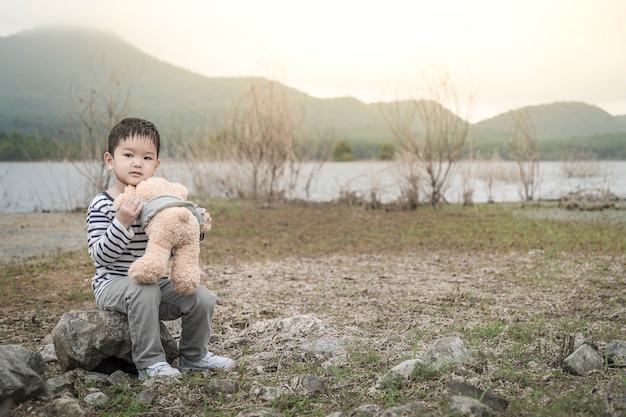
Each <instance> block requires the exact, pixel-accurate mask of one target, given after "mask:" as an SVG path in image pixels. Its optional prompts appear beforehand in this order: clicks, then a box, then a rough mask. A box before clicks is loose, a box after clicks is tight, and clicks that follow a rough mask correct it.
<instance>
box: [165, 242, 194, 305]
mask: <svg viewBox="0 0 626 417" xmlns="http://www.w3.org/2000/svg"><path fill="white" fill-rule="evenodd" d="M199 256H200V245H199V244H189V245H184V246H180V247H178V248H176V253H175V254H174V261H173V262H172V275H171V277H170V279H171V280H172V287H174V290H176V291H178V292H179V293H181V294H184V295H189V294H191V293H193V292H194V291H195V290H196V289H197V288H198V285H199V284H200V267H199V266H198V258H199Z"/></svg>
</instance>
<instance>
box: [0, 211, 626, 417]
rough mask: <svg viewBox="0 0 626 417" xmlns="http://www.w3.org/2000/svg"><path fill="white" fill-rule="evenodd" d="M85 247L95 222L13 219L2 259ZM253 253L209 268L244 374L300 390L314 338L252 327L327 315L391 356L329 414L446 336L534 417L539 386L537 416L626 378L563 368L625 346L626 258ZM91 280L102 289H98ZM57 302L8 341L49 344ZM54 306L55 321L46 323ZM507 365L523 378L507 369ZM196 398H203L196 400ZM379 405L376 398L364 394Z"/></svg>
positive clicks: (225, 351) (468, 372)
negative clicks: (302, 354) (297, 348)
mask: <svg viewBox="0 0 626 417" xmlns="http://www.w3.org/2000/svg"><path fill="white" fill-rule="evenodd" d="M81 247H86V233H85V218H84V214H83V213H26V214H0V257H1V259H2V260H7V259H16V258H29V257H37V255H40V254H44V253H50V252H54V251H57V250H69V249H80V248H81ZM241 258H245V257H241ZM241 258H239V260H238V261H237V262H234V263H228V264H211V265H205V266H204V268H203V281H204V283H205V284H206V285H207V286H208V287H209V288H211V289H212V290H213V291H215V292H216V293H217V295H218V297H219V298H218V305H217V306H216V311H215V317H214V323H213V325H214V329H213V330H214V332H215V333H217V334H219V335H220V336H221V338H220V341H219V342H217V343H216V344H215V345H214V346H213V350H214V351H215V352H216V353H218V354H222V355H227V356H230V357H232V358H234V359H235V360H237V362H238V363H239V364H240V368H239V369H240V371H241V375H242V378H243V376H245V377H246V378H248V379H250V380H252V381H256V380H257V379H258V380H264V379H272V381H275V383H276V384H277V385H279V386H283V385H288V384H289V381H290V379H291V377H292V376H293V375H292V372H291V371H290V370H289V369H290V368H289V367H288V366H287V365H284V364H283V362H284V361H285V360H284V359H280V360H278V358H284V351H285V350H286V348H287V347H288V345H289V344H290V343H291V344H294V343H300V342H302V341H301V340H295V341H285V340H277V339H276V334H275V333H267V334H264V333H259V334H254V337H251V336H250V334H248V333H247V332H249V330H247V329H252V328H254V326H255V324H258V323H263V322H267V321H269V320H272V319H282V318H288V317H293V316H296V315H302V314H311V315H314V316H315V317H317V318H319V319H320V320H322V321H323V323H324V324H325V325H326V326H328V327H329V328H330V329H332V334H333V335H336V336H338V337H341V338H342V339H344V340H346V341H348V342H349V343H350V344H351V349H353V350H354V352H356V353H359V352H361V351H362V352H366V353H367V354H368V355H372V354H374V353H375V354H376V355H378V356H379V358H378V359H376V361H375V363H376V366H377V367H379V368H380V369H377V372H365V371H363V372H364V375H363V376H345V377H343V378H342V379H340V380H339V379H338V380H336V381H335V380H333V378H332V377H331V376H327V378H328V379H329V381H334V382H331V384H334V385H333V389H335V388H337V386H340V387H341V389H339V392H341V398H340V399H338V400H337V402H338V403H337V404H334V405H332V404H329V405H328V408H329V410H327V411H332V410H337V409H342V408H344V409H345V408H349V407H351V406H352V405H353V404H351V400H349V399H350V398H353V397H357V396H359V395H361V394H362V392H364V390H366V389H367V388H368V387H372V386H374V385H375V383H376V382H377V378H378V377H379V376H380V372H382V371H384V370H386V369H390V368H391V367H393V366H395V365H397V364H398V363H400V362H401V361H403V360H406V359H407V358H411V357H415V356H420V355H421V354H423V353H424V352H425V351H426V350H427V349H428V348H429V346H431V345H432V344H433V342H434V341H435V340H436V339H438V338H441V337H445V336H450V335H458V336H460V337H462V338H463V340H464V341H465V342H466V343H467V344H468V346H469V347H470V350H471V351H472V352H473V353H474V354H475V355H476V357H477V360H476V361H475V363H473V364H472V366H470V367H467V368H461V369H457V370H455V373H456V376H457V377H459V378H462V379H463V380H465V381H468V382H470V383H473V384H475V385H477V386H484V387H492V389H493V390H494V392H496V393H497V394H500V395H503V396H505V397H506V398H507V399H509V400H510V401H511V402H512V403H513V404H512V406H511V408H510V411H509V412H508V413H507V414H506V415H532V413H531V414H527V413H523V412H520V411H521V410H523V408H524V407H529V406H531V404H530V403H526V402H525V400H524V399H525V398H530V396H531V395H532V393H533V392H535V391H536V387H537V385H538V384H542V389H543V390H544V391H545V394H544V396H542V397H541V398H540V400H539V401H540V403H541V404H538V405H537V407H543V406H547V404H548V402H549V401H552V400H551V398H553V396H554V395H556V396H557V398H558V397H559V396H561V395H563V393H566V392H569V391H571V390H574V391H577V392H579V393H580V394H582V393H583V392H589V390H590V387H593V389H594V392H595V391H596V390H597V391H598V392H602V390H603V389H604V387H606V386H609V385H610V384H613V383H614V382H615V381H617V382H616V383H617V384H618V383H619V381H620V380H621V378H623V376H622V374H621V373H620V370H619V369H609V370H608V371H607V372H606V373H604V374H594V375H592V376H587V377H584V378H576V379H573V378H571V377H570V376H568V375H562V374H560V373H557V370H558V369H559V364H558V362H559V355H560V353H561V352H560V349H561V337H562V336H563V335H564V334H566V333H567V334H569V333H573V334H576V335H580V336H582V337H584V338H587V339H588V340H590V341H592V342H593V343H594V344H596V345H597V346H598V348H599V349H600V350H602V349H604V348H605V347H606V345H607V343H608V342H610V341H611V340H612V339H614V338H620V339H621V338H623V335H624V334H625V332H626V327H624V326H625V323H626V321H625V318H626V304H624V292H623V288H624V272H625V270H626V257H624V256H597V255H596V256H588V255H582V254H567V253H561V254H556V255H550V256H548V254H546V253H545V252H544V251H543V250H539V249H538V250H532V251H525V252H523V253H522V252H514V251H512V252H509V253H499V254H492V253H489V252H480V253H473V254H468V253H465V252H463V251H458V250H457V251H441V250H439V251H429V250H424V249H420V248H415V249H414V251H413V252H411V250H407V251H405V252H403V253H398V254H396V255H388V256H385V255H372V254H360V255H351V256H346V255H335V256H321V257H317V258H308V257H290V258H285V259H281V260H279V261H262V262H247V261H246V260H245V259H241ZM79 284H80V285H82V286H84V287H85V288H87V287H89V282H87V280H85V281H84V282H83V281H80V282H79ZM85 292H87V291H86V290H85ZM39 301H41V300H39ZM43 305H44V307H41V305H39V304H37V305H35V304H32V303H31V304H28V303H27V304H24V305H21V306H19V307H15V308H13V309H11V308H8V309H6V311H5V314H7V313H9V312H10V314H11V315H12V317H11V319H10V320H9V319H8V318H7V319H6V320H4V319H2V318H1V315H0V333H3V332H4V334H6V335H7V342H9V343H22V344H25V346H26V347H29V348H34V349H37V348H38V347H39V345H40V340H41V339H40V338H41V337H43V336H44V335H45V333H46V332H48V331H49V330H50V329H51V327H52V326H53V325H54V323H55V322H56V319H58V317H56V316H58V315H59V314H60V313H61V312H60V311H58V310H53V307H51V306H45V304H43ZM73 307H74V308H76V307H81V308H93V300H92V299H91V298H89V299H87V300H82V301H80V300H79V301H77V302H75V305H73ZM40 308H44V309H46V308H47V309H48V310H51V311H50V314H46V315H45V316H43V317H44V318H38V317H40V316H39V315H37V310H38V309H40ZM29 309H32V310H29ZM52 311H54V313H52ZM38 320H39V321H42V322H39V321H38ZM172 324H174V323H172ZM16 330H17V331H16ZM172 332H173V333H174V336H175V337H176V336H178V333H179V329H177V328H176V327H175V326H174V327H173V328H172ZM33 336H34V337H33ZM364 356H367V355H365V354H364ZM354 357H356V358H358V355H353V358H351V361H352V362H351V363H350V367H349V368H350V369H357V370H359V369H361V370H366V369H369V367H370V366H372V363H370V362H368V361H366V360H363V361H362V362H358V361H357V359H354ZM281 361H282V362H281ZM276 362H278V363H279V364H283V365H281V366H283V367H284V368H285V370H283V368H281V367H280V366H279V369H276V370H275V371H273V373H271V374H267V375H266V374H264V373H261V374H259V375H257V372H261V371H258V370H259V369H261V370H262V369H269V368H271V366H270V365H271V364H275V363H276ZM380 362H382V363H380ZM507 369H510V370H511V371H510V372H509V373H507ZM355 375H356V374H355ZM559 375H561V376H559ZM246 381H247V380H246ZM251 383H252V382H249V381H248V382H246V384H251ZM416 385H417V387H416V388H415V389H416V390H417V391H419V392H428V393H429V395H430V396H429V399H428V401H427V403H428V404H429V406H431V407H432V408H433V409H438V408H440V403H439V402H440V400H441V399H442V398H445V389H444V387H445V384H442V383H439V382H438V381H437V380H436V379H435V380H432V381H431V380H428V381H424V382H419V383H417V384H416ZM618 385H619V384H618ZM192 394H193V392H192V390H191V389H190V394H189V398H192ZM177 395H181V392H180V391H178V392H177ZM596 397H598V398H601V395H600V394H598V395H597V396H596ZM594 398H595V397H594ZM170 400H171V398H169V397H163V398H162V400H161V401H162V402H163V403H162V404H161V403H159V404H155V406H154V408H153V411H155V412H157V411H158V410H159V409H167V407H168V406H170V405H171V403H169V402H168V401H170ZM367 400H369V401H372V400H373V399H368V398H365V399H363V401H367ZM328 401H330V400H328ZM581 401H582V400H581ZM242 402H243V403H242ZM516 403H517V404H516ZM255 405H258V400H256V399H254V398H248V397H245V401H244V399H242V400H240V401H239V402H238V401H234V400H233V402H232V403H229V404H228V405H220V406H222V407H226V409H228V408H229V407H230V411H232V412H233V413H235V412H237V411H240V409H242V408H249V407H253V406H255ZM590 407H591V406H590ZM181 413H182V411H181ZM172 415H179V414H172ZM180 415H182V414H180ZM233 415H234V414H233ZM584 415H587V414H584Z"/></svg>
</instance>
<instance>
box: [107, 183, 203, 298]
mask: <svg viewBox="0 0 626 417" xmlns="http://www.w3.org/2000/svg"><path fill="white" fill-rule="evenodd" d="M187 195H188V190H187V187H185V186H184V185H183V184H178V183H173V182H169V181H167V180H165V179H163V178H158V177H151V178H148V179H146V180H144V181H142V182H140V183H139V184H137V186H132V185H127V186H126V188H125V189H124V192H123V193H122V194H120V195H119V196H118V197H117V198H116V199H115V201H114V203H113V207H114V208H115V209H116V210H118V209H119V207H120V204H121V202H122V201H124V199H126V198H135V197H136V198H139V199H140V200H141V201H142V202H143V208H142V210H141V213H140V214H139V217H138V220H139V221H140V222H141V223H142V224H143V225H144V228H145V231H146V234H147V235H148V244H147V246H146V251H145V253H144V255H143V256H141V257H140V258H138V259H137V260H135V261H134V262H133V263H132V264H131V266H130V268H129V270H128V276H130V277H131V278H132V279H134V280H135V281H136V282H138V283H140V284H152V283H155V282H156V281H157V280H158V279H159V278H161V277H163V276H165V275H166V273H167V266H168V263H169V259H170V256H171V255H172V254H173V260H172V267H171V274H170V280H171V281H172V287H173V288H174V290H175V291H177V292H179V293H181V294H183V295H188V294H191V293H193V292H194V291H195V290H196V288H198V285H199V284H200V267H199V262H198V260H199V255H200V236H201V233H204V232H206V231H208V230H210V229H211V216H210V215H209V214H208V213H206V215H204V216H203V215H202V213H201V212H200V210H198V207H197V206H196V205H195V204H193V203H192V202H190V201H187Z"/></svg>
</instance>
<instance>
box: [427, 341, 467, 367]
mask: <svg viewBox="0 0 626 417" xmlns="http://www.w3.org/2000/svg"><path fill="white" fill-rule="evenodd" d="M468 357H469V352H468V351H467V348H466V347H465V344H464V343H463V341H462V340H461V339H460V338H458V337H455V336H450V337H443V338H441V339H437V340H436V341H435V343H434V344H433V346H432V347H431V348H430V349H429V350H428V351H427V352H426V353H425V354H424V356H423V357H422V360H423V361H424V362H425V363H427V364H433V365H436V366H439V365H444V364H446V363H449V362H460V361H463V360H465V359H467V358H468Z"/></svg>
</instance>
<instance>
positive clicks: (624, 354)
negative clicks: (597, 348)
mask: <svg viewBox="0 0 626 417" xmlns="http://www.w3.org/2000/svg"><path fill="white" fill-rule="evenodd" d="M604 356H606V358H607V360H608V362H609V364H610V365H612V366H616V367H617V366H626V341H624V340H612V341H611V343H609V344H608V345H607V346H606V349H605V350H604Z"/></svg>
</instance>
